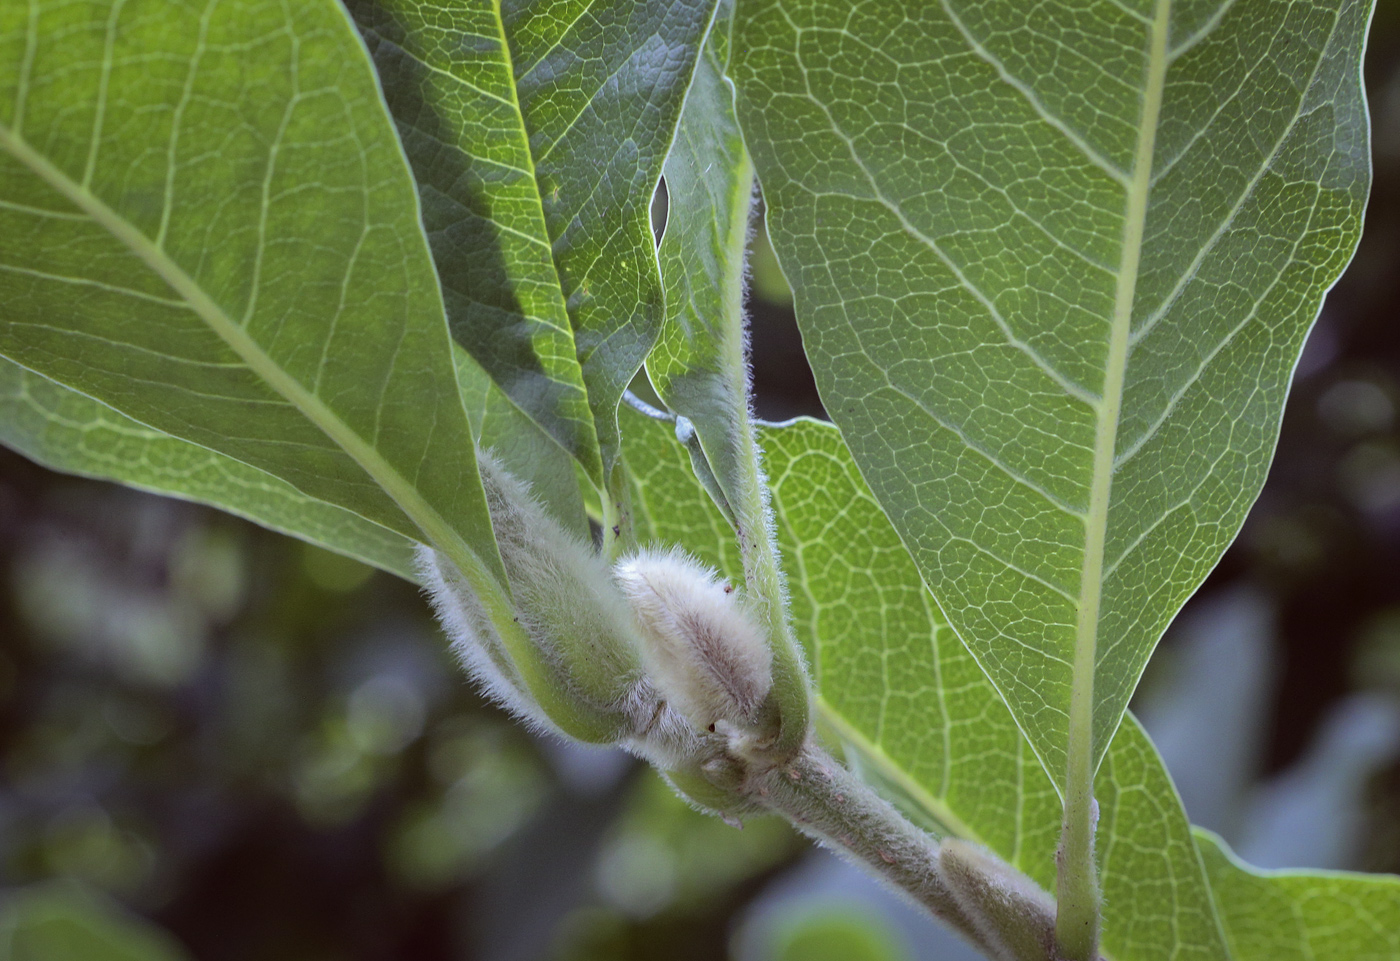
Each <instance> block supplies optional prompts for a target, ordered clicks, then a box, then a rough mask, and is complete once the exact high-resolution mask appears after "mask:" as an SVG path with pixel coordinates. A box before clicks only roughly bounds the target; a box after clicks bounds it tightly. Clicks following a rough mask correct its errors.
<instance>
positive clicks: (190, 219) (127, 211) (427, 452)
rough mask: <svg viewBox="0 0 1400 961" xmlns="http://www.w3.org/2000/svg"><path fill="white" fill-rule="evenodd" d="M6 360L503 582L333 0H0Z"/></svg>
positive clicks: (413, 246) (1, 335)
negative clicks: (102, 0)
mask: <svg viewBox="0 0 1400 961" xmlns="http://www.w3.org/2000/svg"><path fill="white" fill-rule="evenodd" d="M0 237H3V238H4V244H3V247H0V304H3V307H0V311H3V313H0V354H4V355H6V356H8V357H9V358H11V359H12V360H13V361H14V362H16V363H17V364H19V365H21V366H23V367H26V368H28V369H30V370H33V371H35V372H37V373H39V374H42V375H43V376H45V377H47V378H49V379H51V380H53V381H55V382H56V383H58V384H62V385H64V386H66V387H70V388H72V389H74V390H76V391H78V392H80V393H82V394H84V395H86V396H89V397H92V398H94V399H96V400H98V401H100V402H101V403H103V404H105V405H106V406H108V407H111V408H112V409H114V410H117V411H119V412H121V413H122V414H124V415H126V416H128V417H130V418H132V419H133V420H135V421H137V422H139V423H141V424H145V425H149V426H150V427H152V428H154V429H156V430H159V431H162V432H164V433H167V434H170V435H172V436H174V437H177V438H180V439H181V440H184V441H188V442H190V443H192V444H195V445H197V446H200V447H204V448H208V449H210V450H214V451H218V452H219V453H221V454H224V455H227V456H228V457H230V458H232V459H234V460H236V461H238V462H240V463H242V464H246V465H248V466H250V467H252V468H255V469H257V470H260V471H263V472H265V473H267V474H270V475H272V476H274V477H276V478H278V479H280V480H281V481H283V482H285V483H287V484H289V485H291V486H292V487H293V488H295V489H297V490H299V491H301V492H303V493H304V494H305V495H307V496H308V497H309V498H311V499H312V500H315V501H319V502H322V503H324V504H326V505H330V506H333V507H336V508H340V509H342V510H345V511H347V512H350V513H352V514H355V515H358V516H359V517H361V518H364V519H365V520H367V521H369V522H371V523H373V524H377V525H379V526H381V527H384V528H386V529H388V530H389V531H392V532H393V533H395V534H398V535H400V536H402V537H404V538H410V539H427V540H431V541H434V542H436V543H437V544H438V545H439V546H440V547H441V548H442V549H444V550H446V551H448V552H449V553H452V554H453V555H454V557H455V558H456V559H457V560H458V562H459V563H461V564H463V565H464V566H466V567H469V568H472V569H474V570H476V571H478V572H484V571H487V570H489V571H493V572H495V573H496V575H497V576H500V577H503V576H504V575H503V574H502V573H501V571H500V560H499V557H498V556H497V554H496V548H495V541H494V538H493V536H492V534H491V530H490V526H489V520H488V518H487V514H486V507H485V499H484V495H483V493H482V490H481V486H480V480H479V478H478V476H477V473H476V464H475V455H474V451H473V446H472V439H471V432H470V429H469V425H468V421H467V416H466V412H465V410H464V408H463V402H462V396H461V394H460V393H459V389H458V383H457V378H456V373H455V370H454V365H453V358H452V347H451V341H450V339H449V337H448V333H447V326H446V323H445V320H444V315H443V308H442V301H441V297H440V294H439V291H438V285H437V279H436V275H435V272H434V269H433V264H432V261H431V257H430V254H429V251H428V248H427V243H426V240H425V238H424V235H423V231H422V227H421V224H420V223H419V220H418V216H417V199H416V191H415V189H414V184H413V180H412V177H411V175H410V173H409V171H408V167H407V164H406V162H405V160H404V157H403V154H402V152H401V150H400V148H399V145H398V141H397V138H396V137H395V135H394V131H393V127H392V125H391V123H390V121H389V118H388V116H387V114H386V113H385V111H384V108H383V103H382V101H381V100H380V97H379V95H378V90H377V86H376V83H375V78H374V75H373V71H372V69H371V66H370V63H369V60H368V58H367V56H366V55H365V52H364V48H363V46H362V45H361V43H360V41H359V39H358V37H357V36H356V35H355V33H354V30H353V28H352V27H351V25H350V23H349V22H348V20H347V18H346V17H345V14H344V12H343V10H342V9H340V8H339V6H338V5H337V4H335V3H333V2H331V0H310V2H301V3H297V4H293V5H284V4H281V3H276V2H265V3H264V2H255V0H244V2H239V3H217V2H212V0H211V2H207V3H194V2H188V3H173V2H165V0H159V2H157V0H130V2H126V3H108V4H95V5H90V6H75V5H72V4H62V3H38V2H31V3H28V4H23V3H10V4H5V5H3V6H2V7H0Z"/></svg>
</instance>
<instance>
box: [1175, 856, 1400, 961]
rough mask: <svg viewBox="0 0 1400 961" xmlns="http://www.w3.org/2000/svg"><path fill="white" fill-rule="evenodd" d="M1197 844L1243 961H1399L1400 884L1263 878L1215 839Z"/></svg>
mask: <svg viewBox="0 0 1400 961" xmlns="http://www.w3.org/2000/svg"><path fill="white" fill-rule="evenodd" d="M1196 840H1197V843H1198V844H1199V846H1200V848H1201V855H1202V857H1203V858H1204V860H1205V865H1206V872H1207V874H1209V875H1210V880H1211V884H1212V886H1213V887H1214V889H1215V898H1216V903H1217V904H1218V905H1219V906H1220V917H1221V920H1222V921H1223V923H1224V925H1225V933H1226V936H1227V938H1228V939H1229V942H1230V948H1231V951H1232V953H1233V955H1234V957H1235V958H1236V959H1237V961H1394V959H1395V958H1400V878H1397V877H1394V876H1393V875H1367V874H1349V873H1347V872H1344V871H1326V872H1305V871H1259V870H1256V869H1255V868H1251V867H1250V866H1248V865H1247V864H1243V863H1241V862H1240V861H1238V860H1236V859H1235V857H1234V855H1233V854H1232V853H1231V852H1230V851H1229V849H1228V848H1226V847H1225V845H1224V842H1223V841H1221V840H1220V839H1219V838H1218V837H1216V836H1215V835H1213V834H1210V833H1209V832H1206V831H1201V830H1199V829H1198V830H1197V831H1196Z"/></svg>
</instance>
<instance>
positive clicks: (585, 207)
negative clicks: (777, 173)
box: [351, 0, 714, 487]
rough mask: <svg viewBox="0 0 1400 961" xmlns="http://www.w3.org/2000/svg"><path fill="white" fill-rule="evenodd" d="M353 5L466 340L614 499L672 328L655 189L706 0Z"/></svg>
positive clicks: (456, 325) (707, 11) (708, 5)
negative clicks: (626, 438)
mask: <svg viewBox="0 0 1400 961" xmlns="http://www.w3.org/2000/svg"><path fill="white" fill-rule="evenodd" d="M351 6H352V10H353V11H354V14H355V16H356V19H357V20H358V21H359V23H360V25H361V29H362V30H364V31H365V33H366V35H367V36H368V37H369V38H370V39H371V44H372V46H373V48H374V50H375V52H376V60H377V63H378V65H379V68H380V70H381V73H382V74H383V75H384V76H385V77H386V81H385V85H386V88H387V89H388V92H389V103H390V107H391V109H392V110H393V112H394V114H395V116H396V119H397V121H398V123H399V125H400V129H401V131H402V132H403V135H404V140H405V143H406V144H407V148H408V152H409V156H410V159H411V160H412V162H413V163H414V169H415V171H416V172H417V174H418V177H419V180H420V182H421V183H422V184H423V188H424V189H423V195H424V206H425V210H426V211H427V215H428V221H429V231H430V233H432V234H433V237H434V254H435V255H436V257H437V259H438V263H439V267H440V269H441V271H442V273H443V276H444V278H445V282H446V284H447V286H448V289H449V291H450V296H449V312H450V314H451V316H452V326H453V334H454V336H455V337H456V338H457V340H458V342H459V343H461V344H463V346H465V347H466V348H467V349H468V351H470V352H471V353H472V355H473V356H474V357H476V358H477V360H478V361H479V362H480V363H481V364H482V366H483V367H485V368H486V369H487V371H488V372H490V374H491V376H492V377H493V378H494V379H495V380H496V382H497V383H498V384H500V385H501V387H502V389H503V390H505V392H506V393H507V395H509V396H510V397H511V399H512V400H513V401H514V402H515V403H516V404H517V405H518V406H519V407H520V408H521V409H522V410H523V411H525V412H526V413H528V414H529V415H530V416H531V417H533V418H534V419H535V420H536V421H537V422H538V423H539V424H540V425H541V426H542V427H544V429H545V430H546V431H547V432H549V433H550V435H551V436H553V437H554V438H555V439H556V440H557V441H558V442H559V443H560V444H561V445H562V446H563V447H564V448H565V449H566V450H569V451H570V452H571V453H573V454H574V456H575V457H577V458H578V460H579V462H580V463H581V464H582V465H583V466H584V468H585V470H586V471H587V472H588V474H589V476H590V478H592V480H593V482H594V483H595V485H597V486H599V487H603V486H605V485H606V484H608V483H610V482H609V481H608V480H606V478H605V475H607V474H610V472H611V471H612V468H613V464H614V461H615V460H616V457H617V450H618V444H619V441H618V438H617V426H616V408H617V405H618V403H619V401H620V399H621V397H622V392H623V390H624V389H625V388H626V387H627V385H628V384H629V383H630V382H631V379H632V377H633V375H635V373H636V372H637V370H638V369H640V367H641V365H642V362H643V360H644V359H645V357H646V354H647V352H648V351H649V350H650V348H651V346H652V344H653V343H654V341H655V338H656V336H657V333H658V331H659V328H660V324H661V319H662V315H661V311H662V290H661V280H660V276H659V273H658V269H657V264H656V255H655V241H654V239H653V236H652V232H651V221H650V204H651V195H652V192H653V190H654V189H655V186H656V183H657V180H658V179H659V177H660V175H661V167H662V163H663V161H664V160H665V156H666V152H667V149H668V148H669V146H670V143H671V139H672V136H673V134H674V131H675V125H676V122H677V118H678V116H679V113H680V109H681V102H682V100H683V98H684V95H685V92H686V89H687V87H688V86H689V83H690V78H691V73H692V71H693V69H694V65H695V61H696V55H697V51H698V50H699V47H700V44H701V41H702V40H703V38H704V35H705V32H706V30H707V29H708V27H709V23H710V19H711V16H712V14H713V10H714V2H713V0H700V2H692V0H672V2H669V3H664V4H633V3H625V2H618V0H608V2H603V3H595V4H591V5H586V6H577V5H573V6H570V5H567V4H565V5H560V4H552V3H545V2H525V0H522V2H516V3H504V4H499V3H491V2H485V0H480V2H455V3H438V4H426V5H425V4H416V3H407V2H378V0H363V2H356V3H353V4H352V5H351ZM447 13H450V14H451V16H450V17H447V16H444V14H447ZM488 220H489V221H491V222H492V224H491V225H490V226H489V227H486V228H482V227H480V226H479V225H480V224H481V223H483V222H485V221H488ZM473 224H477V225H478V226H473ZM467 280H475V281H476V283H475V284H474V285H472V286H471V287H470V289H468V286H467V285H466V281H467ZM521 291H523V293H521ZM502 298H504V299H502ZM511 298H516V300H515V302H510V301H511Z"/></svg>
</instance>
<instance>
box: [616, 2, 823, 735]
mask: <svg viewBox="0 0 1400 961" xmlns="http://www.w3.org/2000/svg"><path fill="white" fill-rule="evenodd" d="M729 14H730V10H729V5H728V4H726V5H725V6H724V8H723V9H722V10H721V12H720V14H719V20H718V23H717V25H716V28H715V30H714V31H713V33H712V34H711V40H710V41H709V42H707V43H706V44H705V49H704V51H703V52H702V54H701V57H700V62H699V65H698V66H697V67H696V69H695V80H694V83H693V84H692V85H691V88H690V93H689V95H688V96H687V97H686V101H685V109H684V110H683V111H682V113H681V119H680V124H679V129H678V130H677V132H676V142H675V144H674V146H673V147H672V148H671V154H670V156H669V157H668V158H667V160H666V187H667V197H668V204H667V207H668V210H667V217H666V235H665V237H664V238H663V239H662V241H661V247H660V250H659V256H660V261H661V273H662V277H663V278H664V280H665V284H666V322H665V326H664V327H663V328H662V334H661V338H660V340H659V341H658V343H657V345H656V348H655V350H654V351H653V352H652V354H651V356H650V357H649V358H648V359H647V372H648V374H649V375H650V377H651V379H652V382H653V383H654V384H655V386H656V390H657V393H658V394H659V395H660V397H661V399H662V400H663V401H665V403H666V404H667V406H669V407H670V408H671V409H672V410H674V411H676V412H677V413H678V414H680V415H681V416H682V417H684V418H686V419H687V420H688V421H689V422H690V423H689V427H687V425H686V424H685V423H683V422H682V423H680V426H679V428H678V429H680V430H686V429H693V430H694V433H695V439H694V441H695V442H698V444H699V446H700V452H699V454H698V456H699V457H700V458H701V462H700V463H699V464H698V465H697V468H696V469H697V471H699V472H701V474H702V476H706V475H708V476H712V477H713V478H714V484H715V486H716V487H717V488H718V489H717V490H712V491H711V494H712V496H714V497H716V499H717V501H718V502H719V503H720V504H722V505H723V509H724V512H725V514H726V516H727V518H728V520H729V521H730V523H731V524H732V525H733V527H734V533H735V536H736V537H737V538H738V541H739V549H740V555H741V557H742V558H743V575H744V582H745V583H746V584H747V585H748V596H749V599H750V604H751V608H752V610H753V611H754V612H755V613H756V614H757V615H758V616H759V618H760V620H761V621H762V623H763V625H764V628H765V630H766V632H767V634H768V637H769V643H770V646H771V648H772V650H773V651H774V653H775V662H774V671H775V677H776V682H775V683H774V685H773V696H774V697H775V698H776V703H777V710H778V713H779V715H780V716H781V717H782V718H783V722H784V727H785V730H786V731H787V732H788V733H789V735H790V736H792V737H793V738H794V739H800V738H802V737H804V736H805V735H806V730H807V707H806V686H807V681H806V677H805V671H804V669H803V666H802V663H801V659H800V657H799V656H798V654H797V651H796V642H795V641H794V639H793V637H792V632H791V631H790V630H789V628H788V624H787V616H786V611H785V610H784V596H785V591H784V588H783V577H782V571H781V569H780V568H779V566H778V559H777V554H776V548H775V545H774V543H773V539H772V534H771V531H770V530H769V525H768V521H767V517H768V495H767V490H766V488H765V486H764V482H763V473H762V471H761V469H760V467H759V452H758V444H757V442H756V441H755V439H754V431H753V423H752V418H751V417H750V416H749V389H748V380H749V378H748V359H747V357H746V356H745V353H746V350H745V348H746V338H745V333H744V326H743V300H744V247H745V243H746V241H747V239H748V227H749V208H750V206H751V204H752V200H753V166H752V165H751V164H750V162H749V156H748V152H747V151H746V150H745V149H744V142H743V139H742V138H741V137H740V135H739V125H738V123H737V122H736V121H735V119H734V109H733V97H734V92H733V87H732V86H731V85H730V84H729V82H728V81H727V80H725V78H724V64H723V62H722V60H721V59H720V58H721V49H720V46H721V42H722V40H721V38H724V37H725V36H727V32H728V17H729ZM633 506H634V512H635V508H636V505H635V503H634V505H633Z"/></svg>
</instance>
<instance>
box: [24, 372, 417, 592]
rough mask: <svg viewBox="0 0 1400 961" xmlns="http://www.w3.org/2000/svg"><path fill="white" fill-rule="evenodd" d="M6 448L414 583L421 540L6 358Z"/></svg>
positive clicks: (62, 468)
mask: <svg viewBox="0 0 1400 961" xmlns="http://www.w3.org/2000/svg"><path fill="white" fill-rule="evenodd" d="M0 443H3V444H4V445H5V446H7V447H10V448H12V449H14V450H16V451H19V452H20V453H22V454H24V455H25V456H26V457H28V458H30V459H31V460H34V461H37V462H39V463H40V464H43V465H44V466H45V467H49V468H51V469H53V470H58V471H63V472H65V473H69V474H82V475H84V476H87V477H99V478H102V479H105V480H115V481H119V482H121V483H123V484H127V485H129V486H131V487H139V488H141V489H142V490H148V491H152V492H154V493H157V494H166V495H169V496H172V497H179V498H182V499H184V500H193V501H198V502H200V503H203V504H210V505H213V506H214V507H218V508H221V509H223V510H226V511H229V512H231V513H233V514H237V515H239V516H240V517H246V518H248V519H249V520H252V521H256V522H257V523H259V524H262V525H263V526H265V527H270V528H272V529H273V530H275V531H278V532H280V533H283V534H291V535H293V536H295V537H300V538H302V539H303V540H307V541H310V542H312V543H313V544H318V545H320V546H322V547H326V548H329V549H330V550H334V551H338V552H340V553H342V554H347V555H349V556H351V557H354V558H357V559H359V560H362V561H365V562H366V563H368V564H372V565H374V566H375V567H379V568H382V569H383V570H386V571H389V572H390V573H393V574H397V575H399V576H400V577H403V578H406V579H408V580H413V579H414V574H413V550H414V547H415V546H416V545H415V542H414V541H412V540H410V539H409V538H407V537H404V536H403V535H402V534H398V533H395V532H394V531H391V530H389V529H387V528H384V527H380V526H379V525H378V524H374V523H371V522H370V521H367V520H365V519H364V518H363V517H360V516H359V515H358V514H353V513H351V512H350V511H347V510H344V509H343V508H340V507H336V506H335V505H334V504H328V503H326V502H325V501H320V500H317V499H315V498H313V497H310V496H308V495H306V494H304V493H302V492H301V491H299V490H297V489H296V488H295V487H293V486H292V485H291V484H288V483H287V482H286V481H284V480H282V479H280V478H278V477H276V476H275V475H273V474H269V473H268V472H266V471H262V470H258V469H257V468H256V467H250V466H249V465H247V464H244V463H241V462H239V461H236V460H234V459H233V458H232V457H228V456H226V455H224V454H220V453H217V452H215V451H212V450H209V449H208V448H204V447H199V446H197V445H195V444H191V443H189V442H188V441H183V440H179V439H178V438H175V437H171V436H170V435H168V434H162V433H161V432H160V431H158V430H153V429H152V428H150V427H147V426H146V425H144V424H139V423H137V422H136V421H134V420H132V419H131V418H130V417H127V416H125V415H123V414H120V413H118V412H117V411H115V410H113V409H112V408H110V407H107V406H106V405H104V404H99V403H98V402H97V401H95V400H93V399H92V398H91V397H85V396H83V395H82V394H79V393H78V392H76V391H72V390H69V389H68V388H66V387H62V386H60V385H58V384H55V383H54V382H53V381H51V380H49V379H47V378H45V377H41V376H39V375H38V374H36V373H34V372H33V371H29V370H25V369H24V368H22V367H20V366H18V365H16V364H13V363H11V362H10V361H8V360H4V359H3V358H0Z"/></svg>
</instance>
